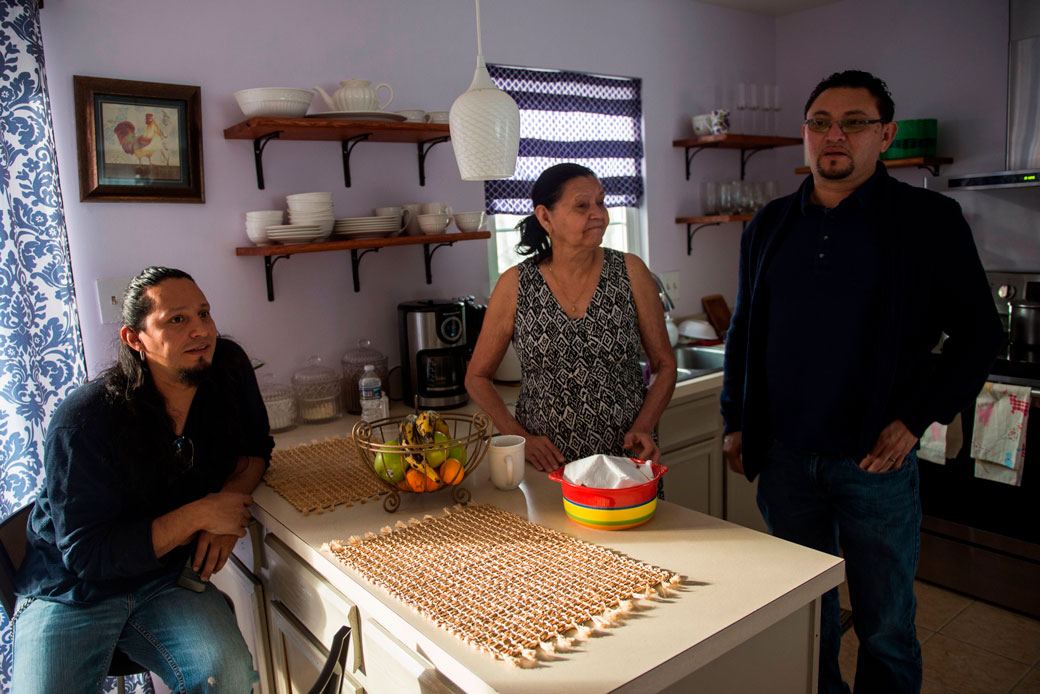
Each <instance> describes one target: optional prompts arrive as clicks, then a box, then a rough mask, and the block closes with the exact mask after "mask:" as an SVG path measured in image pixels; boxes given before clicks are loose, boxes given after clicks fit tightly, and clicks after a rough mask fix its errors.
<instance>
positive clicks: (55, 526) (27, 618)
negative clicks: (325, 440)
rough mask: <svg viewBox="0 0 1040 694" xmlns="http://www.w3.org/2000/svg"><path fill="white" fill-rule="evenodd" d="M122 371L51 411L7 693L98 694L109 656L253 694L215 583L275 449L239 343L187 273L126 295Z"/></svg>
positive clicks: (180, 680) (170, 681) (151, 278)
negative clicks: (222, 328)
mask: <svg viewBox="0 0 1040 694" xmlns="http://www.w3.org/2000/svg"><path fill="white" fill-rule="evenodd" d="M122 321H123V326H122V328H121V329H120V333H119V336H120V338H121V343H120V345H119V356H118V361H117V362H116V364H115V365H114V366H113V367H112V368H110V369H109V370H108V371H106V372H104V373H103V374H102V375H101V377H100V378H98V379H96V380H94V381H91V382H89V383H87V384H85V385H83V386H81V387H80V388H78V389H77V390H76V391H75V392H74V393H72V394H71V395H70V396H69V397H68V398H67V399H66V400H65V401H64V402H62V404H61V405H60V406H59V407H58V409H57V410H56V411H55V413H54V417H53V418H52V419H51V422H50V425H49V426H48V429H47V438H46V443H45V449H44V472H45V475H46V479H45V480H44V487H43V489H42V490H41V491H40V495H39V498H37V500H36V505H35V507H34V509H33V512H32V514H31V516H30V518H29V525H28V531H27V535H28V544H27V547H26V555H25V559H24V561H23V562H22V566H21V568H20V569H19V572H18V575H17V577H16V585H15V588H16V592H17V593H18V595H19V598H18V603H17V607H16V609H15V615H14V616H13V617H12V619H11V622H12V625H13V630H14V673H13V690H14V691H16V692H25V693H28V692H88V691H89V692H97V691H101V684H102V682H103V680H104V678H105V675H106V673H107V672H108V668H109V664H110V662H111V660H112V654H113V652H114V651H115V649H116V648H118V649H119V650H121V651H123V652H124V653H126V655H128V656H129V657H130V659H131V660H133V661H134V662H136V663H139V664H141V665H143V666H144V667H147V668H148V669H149V670H150V671H152V672H155V673H157V674H158V675H160V676H161V677H162V679H163V680H164V681H165V682H166V684H167V685H168V686H169V688H170V689H172V690H175V691H185V692H203V691H205V692H234V693H235V694H241V693H242V692H248V691H249V690H250V687H251V684H252V682H254V681H256V679H257V673H256V671H255V670H253V667H252V661H251V656H250V654H249V651H248V650H247V649H246V645H245V642H244V641H243V639H242V635H241V634H240V633H239V631H238V626H237V624H236V623H235V616H234V614H233V613H232V612H231V609H230V607H229V606H228V604H227V602H226V601H225V598H224V596H223V595H222V594H221V593H220V591H218V590H217V589H216V588H214V587H213V586H212V585H210V584H209V583H208V579H209V577H210V575H211V574H213V573H214V572H216V571H219V570H220V568H221V567H222V566H223V565H224V563H225V562H226V561H227V558H228V555H229V554H230V553H231V549H232V548H233V547H234V545H235V541H236V540H237V539H238V538H239V537H241V536H243V535H245V527H246V524H247V523H248V522H249V518H250V516H249V505H250V504H251V503H252V499H251V497H250V496H249V495H250V493H251V492H252V491H253V488H254V487H256V485H257V483H258V482H259V481H260V478H261V477H262V476H263V473H264V470H265V469H266V466H267V462H268V460H269V459H270V454H271V449H272V448H273V441H272V439H271V437H270V435H269V433H268V423H267V412H266V410H265V409H264V404H263V400H262V398H261V397H260V392H259V389H258V388H257V384H256V378H255V376H254V375H253V369H252V367H251V365H250V362H249V359H248V357H246V354H245V352H243V351H242V348H241V347H239V346H238V345H236V344H235V343H234V342H231V341H230V340H226V339H223V338H220V337H218V336H217V329H216V326H215V325H214V323H213V318H212V317H211V316H210V311H209V303H208V302H207V301H206V297H205V295H204V294H203V293H202V291H201V290H200V289H199V288H198V286H197V285H196V284H195V282H194V280H192V278H191V277H190V276H189V275H188V274H187V273H185V272H182V271H180V270H173V269H170V268H163V267H150V268H147V269H146V270H144V271H143V272H142V273H141V274H140V275H138V276H137V277H135V278H134V279H133V280H132V281H131V282H130V286H129V287H128V288H127V290H126V294H125V295H124V296H123V315H122Z"/></svg>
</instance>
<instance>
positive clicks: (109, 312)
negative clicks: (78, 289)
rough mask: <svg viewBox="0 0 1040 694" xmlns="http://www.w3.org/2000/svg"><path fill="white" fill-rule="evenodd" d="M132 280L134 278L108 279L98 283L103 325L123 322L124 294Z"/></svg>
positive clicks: (99, 305)
mask: <svg viewBox="0 0 1040 694" xmlns="http://www.w3.org/2000/svg"><path fill="white" fill-rule="evenodd" d="M131 279H133V278H131V277H108V278H106V279H103V280H98V281H97V293H98V307H99V308H100V309H101V322H102V323H119V322H121V321H122V315H121V313H122V309H123V292H124V291H126V286H127V285H128V284H130V280H131Z"/></svg>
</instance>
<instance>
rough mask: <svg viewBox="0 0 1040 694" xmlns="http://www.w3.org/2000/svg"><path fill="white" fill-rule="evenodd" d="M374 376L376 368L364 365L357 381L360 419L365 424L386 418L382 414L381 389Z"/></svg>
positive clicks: (376, 377) (377, 377) (376, 376)
mask: <svg viewBox="0 0 1040 694" xmlns="http://www.w3.org/2000/svg"><path fill="white" fill-rule="evenodd" d="M382 385H383V384H382V383H381V382H380V381H379V376H378V375H377V374H376V367H375V366H373V365H372V364H365V371H364V372H363V373H362V374H361V379H360V380H359V381H358V391H359V392H360V395H361V419H363V420H365V421H366V422H374V421H375V420H377V419H381V418H382V417H384V416H386V415H385V414H384V413H383V388H382Z"/></svg>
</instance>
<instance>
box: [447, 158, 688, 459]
mask: <svg viewBox="0 0 1040 694" xmlns="http://www.w3.org/2000/svg"><path fill="white" fill-rule="evenodd" d="M603 200H604V191H603V186H601V185H600V183H599V180H597V178H596V175H595V174H594V173H592V171H590V170H589V169H587V168H585V167H584V166H579V165H577V164H558V165H556V166H553V167H551V168H549V169H547V170H545V171H544V172H542V175H541V176H539V177H538V180H537V181H536V182H535V184H534V188H533V189H532V191H531V202H532V203H533V204H534V214H533V215H531V216H529V217H527V218H526V219H524V220H523V221H522V222H521V223H520V227H519V228H520V229H521V239H520V244H519V246H518V250H519V251H520V253H521V254H524V255H532V254H533V257H531V258H528V259H527V260H525V261H524V262H522V263H520V265H518V266H516V267H513V268H510V269H509V270H507V271H506V272H505V273H503V274H502V276H501V277H500V278H499V280H498V284H497V285H496V286H495V290H494V292H493V293H492V295H491V299H490V301H489V302H488V309H487V315H486V316H485V319H484V323H483V328H482V330H481V332H480V338H479V340H478V341H477V346H476V348H475V350H474V352H473V359H472V361H471V362H470V365H469V370H468V371H467V372H466V389H467V390H468V391H469V394H470V396H471V397H472V398H473V399H474V400H475V401H476V402H477V404H479V405H480V406H481V407H482V408H483V409H484V410H485V411H487V412H488V414H490V415H491V417H492V419H493V420H494V422H495V426H496V427H497V428H498V430H499V431H501V432H502V433H503V434H519V435H520V436H523V437H524V438H525V439H526V441H527V443H526V446H525V454H526V456H527V460H528V461H530V462H531V464H532V465H534V466H535V467H536V468H538V469H539V470H543V471H551V470H555V469H556V468H558V467H559V466H560V465H563V464H564V463H567V462H570V461H572V460H576V459H578V458H582V457H585V456H588V455H593V454H596V453H606V454H609V455H625V454H626V453H627V454H631V455H632V456H634V457H637V458H641V459H647V460H653V461H655V462H657V461H658V460H659V459H660V456H661V453H660V450H658V448H657V444H656V442H655V440H654V436H653V430H654V427H655V426H656V425H657V420H658V418H659V417H660V416H661V413H662V412H663V411H664V409H665V407H666V405H667V404H668V400H669V399H670V398H671V396H672V390H673V389H674V388H675V355H674V354H673V353H672V350H671V347H670V345H669V342H668V333H667V331H666V330H665V324H664V310H663V308H662V306H661V301H660V299H659V298H658V290H657V286H656V284H655V283H654V280H653V278H652V277H651V275H650V271H649V270H648V269H647V267H646V265H644V264H643V261H642V260H640V259H639V258H638V257H636V256H634V255H631V254H628V253H620V252H618V251H615V250H611V249H605V248H602V247H601V246H600V244H601V243H602V241H603V234H604V232H605V231H606V228H607V223H608V214H607V208H606V206H605V205H604V204H603ZM510 340H512V342H513V344H514V346H515V348H516V353H517V356H518V357H519V359H520V367H521V389H520V398H519V400H518V401H517V404H516V416H515V417H514V416H513V415H511V414H510V413H509V411H508V410H507V409H506V406H505V403H504V402H503V401H502V398H500V397H499V396H498V394H497V392H496V391H495V388H494V386H493V385H492V382H491V376H492V374H494V372H495V370H496V369H497V368H498V365H499V363H500V362H501V361H502V357H503V355H504V354H505V352H506V349H507V347H508V346H509V342H510ZM640 348H642V349H643V350H645V352H646V354H647V356H648V358H649V359H648V360H649V364H650V369H651V371H652V372H653V373H654V374H655V378H654V379H653V380H652V383H651V385H650V387H649V389H647V387H646V386H645V385H644V383H643V374H642V370H641V368H640V366H639V357H640Z"/></svg>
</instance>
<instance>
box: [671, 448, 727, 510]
mask: <svg viewBox="0 0 1040 694" xmlns="http://www.w3.org/2000/svg"><path fill="white" fill-rule="evenodd" d="M716 448H717V446H716V441H715V439H714V438H711V439H708V440H706V441H702V442H701V443H695V444H693V445H692V446H684V447H682V448H680V449H678V450H675V451H672V452H671V453H668V454H667V460H666V461H665V464H666V465H667V466H668V474H667V475H666V476H665V480H667V481H666V484H667V485H668V486H667V487H666V488H665V489H666V492H665V497H666V498H667V499H668V501H671V502H672V503H673V504H679V505H680V506H685V507H686V508H691V509H693V510H694V511H700V512H701V513H707V514H709V515H711V514H712V508H711V502H712V498H711V490H712V482H713V481H714V480H713V477H716V478H717V477H718V475H719V473H720V472H721V470H720V468H719V465H718V462H719V460H718V453H717V452H716ZM714 515H718V513H716V514H714Z"/></svg>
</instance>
